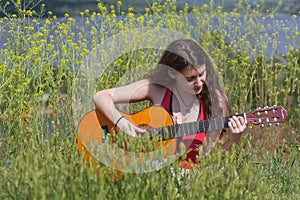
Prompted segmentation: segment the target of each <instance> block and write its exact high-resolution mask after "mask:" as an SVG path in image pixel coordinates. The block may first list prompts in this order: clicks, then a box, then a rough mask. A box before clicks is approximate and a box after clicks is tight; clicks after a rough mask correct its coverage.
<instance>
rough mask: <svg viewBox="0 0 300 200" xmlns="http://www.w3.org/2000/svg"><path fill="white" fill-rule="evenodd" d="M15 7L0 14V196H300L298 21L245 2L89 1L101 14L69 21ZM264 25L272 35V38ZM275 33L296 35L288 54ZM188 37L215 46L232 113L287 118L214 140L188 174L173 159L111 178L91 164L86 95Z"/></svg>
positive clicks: (142, 68)
mask: <svg viewBox="0 0 300 200" xmlns="http://www.w3.org/2000/svg"><path fill="white" fill-rule="evenodd" d="M12 2H14V3H12V4H14V7H15V9H16V10H17V11H18V12H16V14H12V15H8V16H7V17H3V18H0V34H1V38H5V41H4V44H3V46H2V48H1V50H0V51H1V53H0V100H1V101H0V109H1V113H0V174H1V178H0V199H300V192H299V191H300V176H299V174H300V145H299V144H300V137H299V132H300V130H299V122H300V121H299V119H300V118H299V113H300V107H299V101H300V99H299V93H300V82H299V81H300V80H299V77H300V60H299V58H300V53H299V34H300V33H299V27H298V26H297V25H296V24H297V21H298V20H299V16H297V15H293V16H292V19H293V20H292V21H290V22H289V23H287V22H286V21H284V20H276V21H275V22H274V23H273V24H268V25H267V26H265V25H264V23H263V20H266V19H267V18H274V15H276V13H269V14H265V13H264V14H263V16H265V18H261V17H258V16H262V13H261V7H262V6H263V5H260V4H257V5H256V6H255V7H251V9H249V8H247V5H246V7H245V4H243V3H242V1H240V2H239V3H238V5H237V6H239V9H237V10H235V11H232V12H230V13H228V12H224V11H223V10H222V7H220V6H213V4H211V5H208V4H204V5H202V6H200V7H194V8H193V9H190V8H189V7H188V5H186V6H185V7H183V8H181V9H178V8H177V7H176V4H174V3H172V1H168V2H166V3H162V4H160V3H157V2H154V3H153V4H151V6H150V7H149V8H146V9H145V13H143V14H137V13H135V12H134V10H133V9H131V8H129V9H127V10H126V11H121V7H122V2H116V3H115V4H114V5H104V4H101V3H98V4H95V7H97V9H98V11H97V12H94V13H93V12H90V11H89V10H83V11H82V12H81V16H80V17H76V18H74V17H72V16H70V15H69V14H65V16H64V18H57V17H56V16H53V15H52V13H51V12H48V13H47V15H46V16H47V17H46V18H44V17H43V18H40V17H39V16H40V14H39V13H38V12H37V11H34V10H31V9H30V7H24V5H23V4H21V3H20V1H12ZM5 7H6V4H5V3H2V4H1V10H2V12H5ZM191 16H192V19H191V18H190V17H191ZM242 19H243V22H242V21H241V20H242ZM191 20H192V23H191ZM216 22H218V23H216ZM213 23H214V24H217V26H216V27H213V26H212V24H213ZM226 27H230V29H228V28H226ZM270 27H272V28H273V29H274V30H275V31H274V32H272V33H271V34H267V33H266V31H265V30H266V29H267V28H270ZM278 29H281V30H284V34H285V35H286V37H287V39H288V40H289V41H291V45H289V46H285V47H284V48H285V50H286V53H285V54H278V53H277V51H276V49H277V48H279V46H280V45H281V41H279V40H278V34H279V32H277V31H276V30H278ZM241 31H242V32H243V33H244V34H245V35H241V34H239V33H240V32H241ZM141 33H143V34H144V35H142V36H145V37H141ZM153 33H155V34H153ZM262 33H263V34H262ZM183 36H184V37H192V38H194V39H196V40H197V41H198V42H199V43H200V44H201V45H202V46H203V47H205V49H207V51H208V52H209V53H210V55H211V57H212V59H213V61H214V62H215V64H216V68H217V70H218V72H219V75H220V77H221V78H222V80H223V82H224V87H225V90H226V91H227V93H228V95H229V97H230V104H231V107H232V111H233V112H235V111H237V112H247V111H250V110H253V109H255V108H256V107H264V106H266V105H269V106H272V105H275V104H276V105H282V106H283V107H285V108H286V109H287V111H288V114H289V115H288V119H287V120H286V121H285V122H284V123H282V124H281V126H279V127H276V126H272V127H263V128H260V127H256V126H254V127H253V126H249V129H248V130H247V133H245V136H244V137H243V138H242V140H241V141H240V142H239V143H237V144H235V145H234V146H233V147H232V148H231V149H230V150H229V151H226V152H225V151H224V150H222V149H221V147H220V145H217V144H216V145H215V146H214V147H213V148H212V149H211V151H210V152H209V153H208V154H207V155H206V156H205V157H204V158H202V160H201V162H200V163H199V165H198V166H197V167H196V168H195V169H194V170H192V171H190V172H185V173H182V171H181V170H180V168H179V163H177V162H173V163H171V164H170V165H168V166H166V167H164V168H162V169H160V170H154V171H152V172H148V173H129V172H123V176H122V179H120V180H118V181H114V180H113V177H115V176H117V175H118V171H115V170H113V169H112V168H110V167H108V166H105V165H103V164H102V163H100V162H98V160H97V159H96V158H92V160H91V162H89V163H87V164H86V163H85V162H84V158H83V154H81V155H79V154H78V151H77V150H78V149H77V126H78V122H79V120H80V118H81V117H82V116H83V115H84V114H85V113H86V112H87V111H89V110H90V109H92V108H93V103H92V101H91V97H92V96H93V94H94V93H95V92H96V91H97V90H100V89H103V88H109V87H113V86H116V85H120V84H124V83H128V82H131V81H133V80H136V79H139V78H141V77H142V76H143V75H144V74H146V73H147V72H148V71H149V70H151V69H152V67H153V66H154V65H155V63H156V61H157V58H158V57H159V55H160V53H161V51H160V49H162V48H164V47H165V45H166V44H167V43H168V41H169V40H172V39H175V38H178V37H183ZM140 38H142V39H143V40H140ZM228 38H234V40H228ZM142 41H143V42H144V43H142ZM270 45H271V47H272V49H273V50H272V51H271V56H266V55H265V53H266V49H267V47H268V46H270ZM139 47H143V48H139ZM146 67H147V68H146ZM147 105H148V102H143V103H140V104H133V105H130V106H129V108H128V109H129V111H130V112H134V111H136V110H140V109H143V108H144V107H145V106H147ZM120 108H122V107H120ZM126 109H127V108H126ZM95 162H96V163H98V165H97V166H96V169H97V171H98V173H96V172H95V167H93V163H95Z"/></svg>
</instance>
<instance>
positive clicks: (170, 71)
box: [168, 69, 176, 79]
mask: <svg viewBox="0 0 300 200" xmlns="http://www.w3.org/2000/svg"><path fill="white" fill-rule="evenodd" d="M168 75H169V76H170V78H171V79H175V78H176V75H175V72H174V71H172V70H170V69H169V70H168Z"/></svg>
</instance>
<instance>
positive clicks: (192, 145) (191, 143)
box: [161, 88, 206, 169]
mask: <svg viewBox="0 0 300 200" xmlns="http://www.w3.org/2000/svg"><path fill="white" fill-rule="evenodd" d="M172 96H173V95H172V91H171V90H170V89H168V88H167V89H166V92H165V95H164V97H163V100H162V102H161V106H162V107H163V108H165V109H166V110H167V111H168V112H169V113H170V114H171V115H172V113H173V111H172ZM205 119H206V116H205V112H204V107H203V103H201V102H200V113H199V117H198V120H199V121H200V120H205ZM205 136H206V132H202V133H197V134H193V135H189V136H184V137H183V138H177V140H178V141H177V144H179V143H180V142H181V143H182V142H183V144H184V145H185V148H186V150H188V151H189V153H188V154H187V155H186V158H185V159H184V160H182V158H180V160H181V164H182V168H185V169H192V164H193V163H196V161H197V156H198V155H199V151H198V150H197V148H198V147H199V146H201V145H203V143H204V140H205ZM177 151H179V145H177ZM189 161H191V162H192V163H191V162H189Z"/></svg>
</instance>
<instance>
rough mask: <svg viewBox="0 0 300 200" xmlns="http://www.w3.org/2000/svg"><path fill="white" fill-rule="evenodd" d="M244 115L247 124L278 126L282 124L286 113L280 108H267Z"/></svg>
mask: <svg viewBox="0 0 300 200" xmlns="http://www.w3.org/2000/svg"><path fill="white" fill-rule="evenodd" d="M245 115H246V118H247V119H246V120H247V123H248V124H253V125H260V126H264V125H267V126H271V125H273V124H275V125H279V124H280V123H282V122H284V121H285V120H286V118H287V116H288V113H287V111H286V110H285V109H284V108H283V107H282V106H271V107H268V106H267V107H264V108H257V109H255V110H254V111H252V112H249V113H246V114H245Z"/></svg>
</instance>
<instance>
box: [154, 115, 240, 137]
mask: <svg viewBox="0 0 300 200" xmlns="http://www.w3.org/2000/svg"><path fill="white" fill-rule="evenodd" d="M236 116H244V114H239V115H236ZM229 118H230V117H229V116H227V117H220V118H214V119H209V120H201V121H195V122H189V123H183V124H175V125H171V126H166V127H161V128H154V129H150V130H149V136H150V138H153V137H155V136H156V135H159V137H160V139H161V140H169V139H174V138H179V137H183V136H188V135H193V134H196V133H202V132H209V131H216V130H221V129H223V128H228V121H229Z"/></svg>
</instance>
